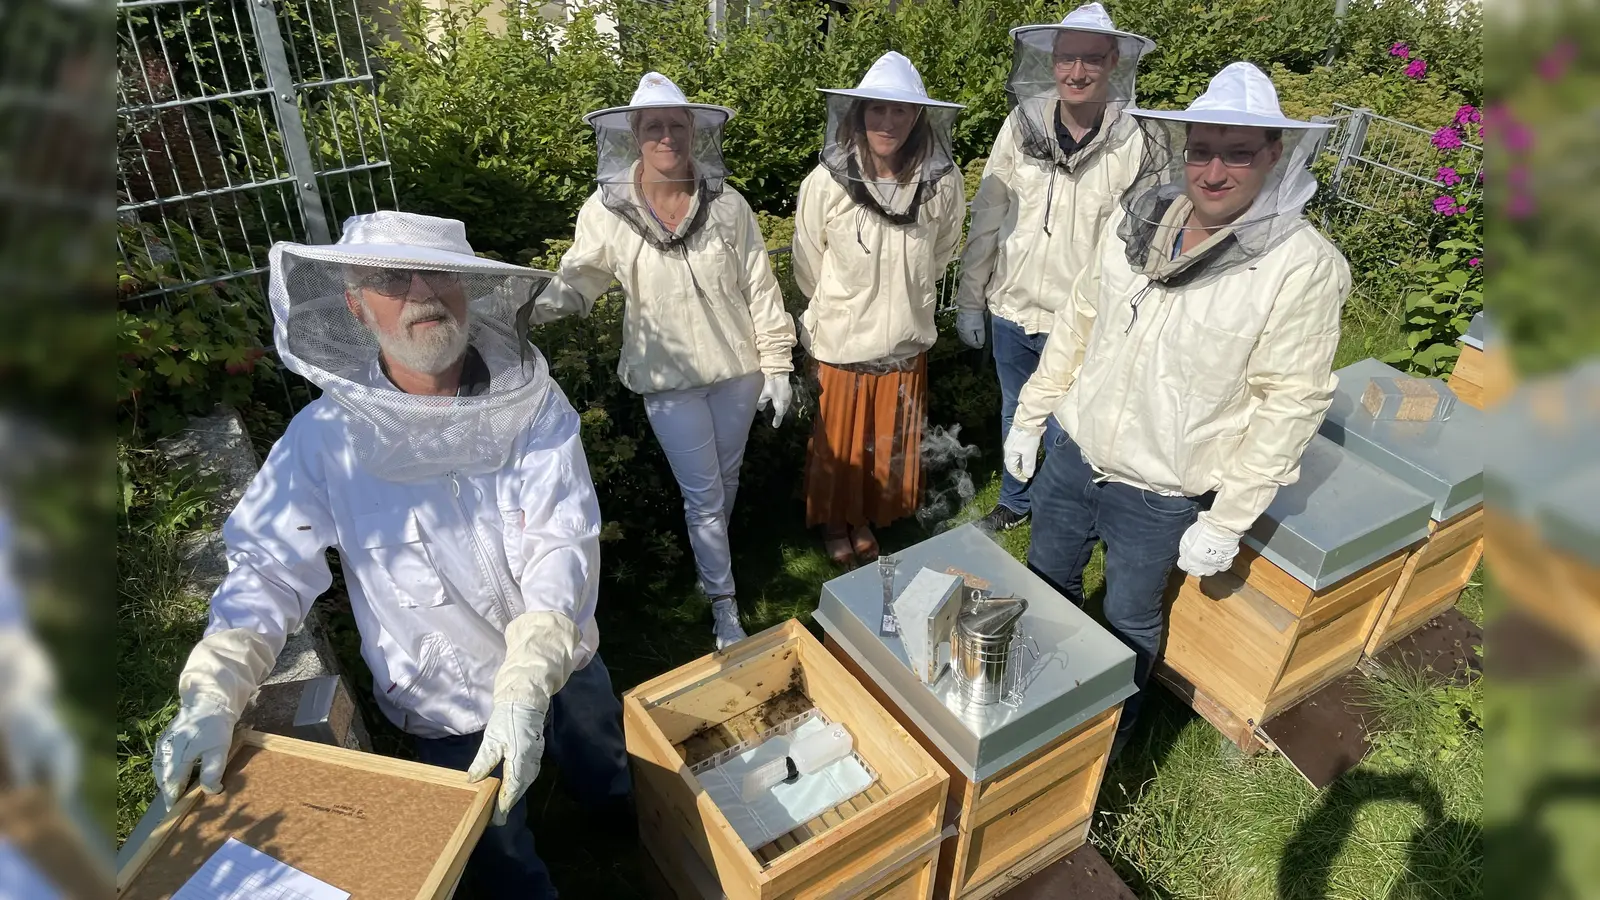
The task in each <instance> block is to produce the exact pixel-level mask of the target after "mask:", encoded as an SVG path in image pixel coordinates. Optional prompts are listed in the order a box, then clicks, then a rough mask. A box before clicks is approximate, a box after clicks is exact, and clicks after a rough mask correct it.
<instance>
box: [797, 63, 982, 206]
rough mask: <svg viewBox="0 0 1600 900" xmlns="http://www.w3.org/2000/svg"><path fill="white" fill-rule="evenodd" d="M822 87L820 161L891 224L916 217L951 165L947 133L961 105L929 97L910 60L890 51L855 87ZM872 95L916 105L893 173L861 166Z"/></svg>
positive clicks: (855, 197)
mask: <svg viewBox="0 0 1600 900" xmlns="http://www.w3.org/2000/svg"><path fill="white" fill-rule="evenodd" d="M822 92H823V93H824V94H827V95H828V131H827V134H826V135H825V136H824V138H823V142H822V164H823V165H824V166H827V167H828V171H829V172H831V173H833V178H834V180H835V181H837V182H838V183H839V184H840V186H842V187H843V188H844V189H845V190H846V191H847V192H848V193H849V194H850V197H851V199H853V200H855V202H856V203H858V204H860V205H861V206H863V207H865V208H867V209H870V210H872V211H873V212H875V213H877V214H878V215H880V216H882V217H883V218H884V219H886V220H888V221H889V222H891V223H893V224H896V225H908V224H910V223H912V222H915V221H917V213H918V211H919V210H920V209H921V207H922V204H923V203H924V202H925V201H927V200H928V199H929V198H930V197H932V196H933V192H934V191H935V190H936V189H937V187H938V184H939V180H940V179H941V178H943V177H944V176H946V175H948V174H949V173H950V171H951V170H952V169H954V168H955V165H956V164H955V154H954V152H953V151H952V149H951V144H950V141H951V135H950V132H951V130H952V128H953V127H954V126H955V121H956V113H957V111H959V110H960V109H961V108H962V106H961V104H959V103H946V102H944V101H942V100H934V99H932V98H930V97H929V96H928V91H927V89H925V88H924V87H923V86H922V76H921V75H920V74H918V72H917V69H916V67H915V66H913V65H911V60H909V59H906V58H905V57H904V56H901V55H900V54H899V53H896V52H894V51H893V50H891V51H889V52H888V53H885V54H884V55H882V56H880V57H878V61H877V62H875V63H873V64H872V68H870V69H868V70H867V74H866V75H865V76H863V77H862V79H861V83H860V84H858V85H856V86H855V87H854V88H822ZM874 100H884V101H889V102H892V103H905V104H909V105H911V106H914V107H916V110H917V120H916V124H915V125H913V126H912V129H911V134H910V135H909V136H908V137H907V138H906V140H905V143H903V144H901V146H900V149H899V151H898V152H897V154H896V156H897V164H898V171H897V172H895V173H880V172H878V171H877V167H876V166H875V165H869V166H865V167H864V166H863V165H862V161H863V158H864V157H865V156H868V155H869V150H868V145H867V132H866V112H867V107H868V106H869V105H870V104H871V103H872V102H873V101H874ZM869 173H870V174H869Z"/></svg>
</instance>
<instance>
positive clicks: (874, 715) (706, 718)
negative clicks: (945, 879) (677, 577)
mask: <svg viewBox="0 0 1600 900" xmlns="http://www.w3.org/2000/svg"><path fill="white" fill-rule="evenodd" d="M622 706H623V727H624V730H625V732H626V736H627V744H628V756H629V761H630V762H631V763H632V766H633V774H634V795H635V798H636V801H637V804H638V812H639V831H640V839H641V841H642V842H643V844H644V846H645V849H646V851H647V852H648V853H649V855H650V858H651V861H652V862H653V863H654V865H655V866H656V868H657V870H658V871H659V873H660V874H661V875H662V877H663V878H664V879H665V880H666V881H667V883H668V884H670V885H671V886H672V889H673V891H674V892H675V893H676V894H678V896H679V897H680V898H683V900H691V898H695V900H698V898H700V897H704V896H712V897H715V896H720V895H723V894H725V895H726V896H727V897H728V898H729V900H779V898H784V900H788V898H797V900H798V898H807V900H809V898H819V900H820V898H823V897H844V896H848V897H852V898H874V900H927V898H928V897H929V896H930V895H931V892H932V890H933V882H934V875H935V866H936V864H937V862H938V855H939V831H940V817H941V816H942V815H943V812H944V798H945V793H946V786H947V782H948V780H949V779H948V776H947V775H945V773H944V771H943V770H942V769H941V768H940V767H939V765H938V764H937V763H936V762H934V760H933V758H932V757H930V756H929V755H928V754H927V753H926V752H925V751H924V750H923V749H922V748H921V747H920V746H918V744H917V742H916V741H914V740H912V738H911V736H910V735H909V734H907V733H906V731H905V730H904V729H903V728H901V727H900V725H899V724H898V723H896V722H895V720H894V718H893V717H891V716H890V715H889V713H888V712H886V711H885V710H884V709H883V707H882V706H880V705H879V704H878V703H877V702H876V701H874V700H873V698H872V696H871V695H870V694H868V693H867V692H866V690H865V689H863V688H862V686H861V685H860V684H859V683H858V682H857V681H856V679H855V678H854V677H852V676H851V675H850V674H849V673H848V672H846V671H845V670H844V668H843V667H842V666H840V665H839V663H838V662H837V661H835V660H834V658H833V657H832V656H831V655H829V653H828V652H827V651H826V650H824V649H823V647H822V645H821V644H819V643H818V642H817V640H816V638H814V637H812V636H811V633H810V632H808V631H806V629H805V628H804V627H802V626H801V625H800V623H798V622H796V621H794V620H793V619H791V620H789V621H788V622H785V623H783V624H782V625H779V626H776V627H774V628H770V629H768V630H767V631H764V632H762V633H760V634H758V635H754V636H753V637H751V638H750V639H748V640H745V641H741V642H740V643H738V644H736V645H734V646H733V647H731V648H729V652H728V653H726V654H722V653H716V654H712V655H710V656H704V657H701V658H700V659H698V660H695V661H694V662H692V663H689V664H687V665H685V666H682V667H681V668H678V669H675V670H673V671H671V672H668V673H666V674H664V675H661V676H659V677H657V678H654V679H652V680H650V681H648V682H645V683H644V684H641V685H639V686H638V687H636V688H634V689H633V690H631V691H628V692H627V693H626V694H624V695H623V698H622ZM812 707H815V708H816V709H818V710H820V711H821V712H822V714H823V715H824V716H826V717H827V718H828V719H829V720H831V721H835V722H840V723H842V724H844V725H845V727H846V728H848V729H849V731H850V734H851V736H852V737H853V738H854V741H855V750H856V752H857V753H858V754H860V756H861V757H862V759H863V760H865V761H866V762H867V763H868V765H870V766H871V767H872V768H873V769H874V770H876V772H877V774H878V781H877V782H876V783H874V784H873V786H872V787H871V788H869V789H868V790H867V791H866V792H865V793H863V794H860V795H858V796H856V797H854V798H852V799H851V800H848V801H846V802H845V803H844V804H842V805H840V806H838V807H835V808H834V809H831V810H828V811H826V812H824V813H823V814H822V815H820V816H818V817H817V818H815V819H813V820H812V821H810V822H807V823H806V824H805V825H803V826H801V827H800V828H797V829H795V830H794V831H791V832H790V833H788V834H786V835H783V836H781V837H779V838H777V839H776V840H774V841H772V842H771V843H769V844H767V845H765V846H762V847H758V848H756V849H755V850H750V849H747V848H746V847H745V845H744V843H743V841H741V840H740V838H739V837H738V835H737V834H736V833H735V831H734V830H733V827H732V825H730V824H729V822H728V819H727V817H726V816H725V815H724V814H723V813H722V811H721V810H720V809H718V807H717V805H716V803H714V802H713V801H712V799H711V797H710V795H709V794H707V793H706V791H705V789H704V788H703V787H702V786H701V785H700V782H699V781H698V780H697V779H696V778H695V776H694V775H693V774H692V773H691V772H690V766H692V765H694V764H695V763H698V762H700V761H701V760H704V759H707V758H709V757H711V756H713V755H714V754H715V753H716V752H717V751H718V750H720V749H723V748H725V747H728V746H731V745H733V744H737V743H739V742H740V741H742V740H745V739H748V738H750V737H754V736H756V735H758V734H759V733H761V732H762V731H763V730H764V729H765V728H766V727H771V726H773V725H776V724H778V723H779V722H781V721H783V720H785V719H788V718H791V717H793V716H794V715H797V714H799V713H802V712H804V711H805V710H807V709H810V708H812Z"/></svg>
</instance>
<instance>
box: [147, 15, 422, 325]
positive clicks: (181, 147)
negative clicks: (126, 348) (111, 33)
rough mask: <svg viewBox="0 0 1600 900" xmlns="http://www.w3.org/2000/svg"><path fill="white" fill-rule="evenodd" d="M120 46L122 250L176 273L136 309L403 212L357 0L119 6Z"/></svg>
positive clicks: (251, 271)
mask: <svg viewBox="0 0 1600 900" xmlns="http://www.w3.org/2000/svg"><path fill="white" fill-rule="evenodd" d="M117 38H118V40H117V43H118V84H117V131H118V135H117V214H118V220H119V225H121V226H122V227H120V228H119V229H118V250H119V252H120V254H121V256H122V259H123V261H124V262H125V263H126V264H128V266H129V268H130V269H135V268H139V269H147V268H150V267H155V268H158V269H160V270H161V271H162V273H163V274H162V277H161V278H160V279H159V280H158V281H157V282H156V283H155V284H151V285H147V286H146V287H145V289H144V290H143V292H142V293H141V294H140V295H139V296H149V295H160V296H163V297H165V296H166V295H170V294H173V293H177V292H180V291H184V290H189V289H193V288H196V287H201V286H205V285H209V284H215V283H218V282H226V281H233V280H235V279H240V278H246V277H249V276H258V275H260V274H262V273H264V272H265V271H266V267H267V250H268V248H270V247H271V246H272V244H273V243H275V242H277V241H280V240H291V241H300V242H307V243H328V242H330V241H332V240H333V239H334V238H335V237H337V234H338V223H339V222H342V221H343V219H344V218H345V217H347V216H349V215H353V214H356V213H361V212H370V211H372V210H374V209H377V208H379V207H393V206H394V205H395V204H396V194H395V188H394V180H393V177H392V175H391V174H390V172H389V161H388V148H387V146H386V144H385V142H384V138H383V131H382V120H381V117H380V115H379V112H378V106H377V101H376V97H375V96H374V91H373V76H372V66H371V62H370V60H369V58H368V54H367V48H366V43H365V40H364V38H363V35H362V25H361V19H360V13H359V10H358V9H357V6H356V4H355V0H122V2H119V3H118V4H117ZM136 264H141V265H136Z"/></svg>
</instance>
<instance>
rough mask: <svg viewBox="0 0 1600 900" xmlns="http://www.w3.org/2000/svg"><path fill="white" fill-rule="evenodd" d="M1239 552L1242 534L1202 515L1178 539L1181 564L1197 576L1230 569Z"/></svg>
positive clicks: (1200, 576)
mask: <svg viewBox="0 0 1600 900" xmlns="http://www.w3.org/2000/svg"><path fill="white" fill-rule="evenodd" d="M1238 555H1239V535H1237V534H1234V533H1233V532H1231V531H1229V530H1228V529H1226V528H1219V527H1217V526H1215V525H1213V524H1211V523H1210V522H1209V521H1207V520H1206V517H1205V516H1204V515H1202V516H1201V517H1200V518H1198V519H1196V520H1195V523H1194V524H1193V525H1190V526H1189V528H1188V530H1187V531H1185V532H1184V533H1183V537H1181V538H1179V539H1178V568H1180V569H1182V570H1184V571H1185V572H1188V573H1189V574H1190V575H1193V576H1194V577H1196V578H1205V577H1207V576H1210V575H1215V574H1217V573H1218V572H1224V571H1227V570H1228V568H1229V567H1231V566H1232V565H1233V558H1234V557H1235V556H1238Z"/></svg>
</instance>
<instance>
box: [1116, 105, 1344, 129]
mask: <svg viewBox="0 0 1600 900" xmlns="http://www.w3.org/2000/svg"><path fill="white" fill-rule="evenodd" d="M1128 114H1129V115H1132V116H1138V117H1139V118H1142V119H1156V120H1158V121H1163V122H1185V123H1189V124H1193V125H1231V126H1233V127H1236V128H1298V129H1303V130H1307V131H1310V130H1315V129H1326V128H1332V127H1333V123H1331V122H1302V121H1300V120H1299V119H1286V118H1284V117H1283V116H1263V115H1258V114H1256V113H1248V112H1240V111H1237V110H1231V109H1130V110H1128Z"/></svg>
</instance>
